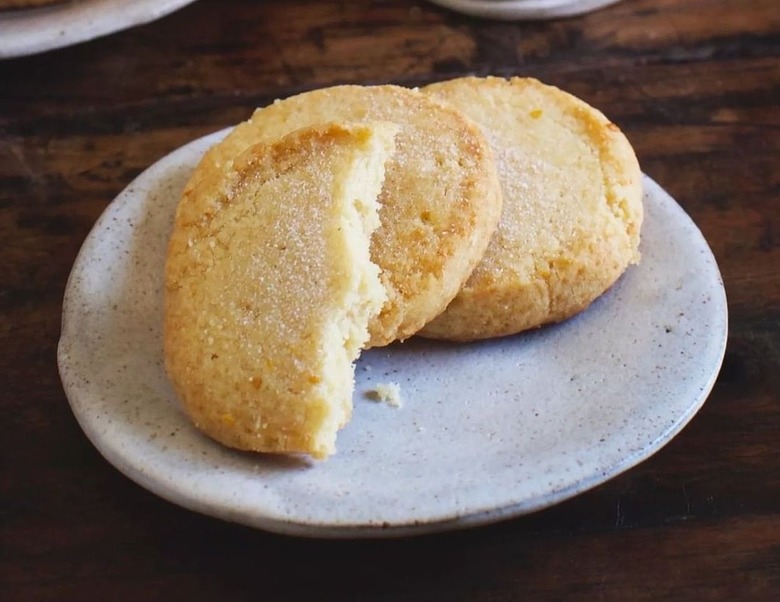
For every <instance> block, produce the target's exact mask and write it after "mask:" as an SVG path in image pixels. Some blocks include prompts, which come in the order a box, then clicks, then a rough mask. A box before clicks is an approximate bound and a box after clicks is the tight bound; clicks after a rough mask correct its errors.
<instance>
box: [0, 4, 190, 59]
mask: <svg viewBox="0 0 780 602" xmlns="http://www.w3.org/2000/svg"><path fill="white" fill-rule="evenodd" d="M192 2H194V0H64V1H62V2H58V3H56V4H52V5H48V6H43V7H41V8H30V9H21V10H7V11H0V58H11V57H16V56H25V55H29V54H37V53H39V52H45V51H47V50H54V49H55V48H62V47H64V46H70V45H72V44H78V43H79V42H86V41H87V40H92V39H94V38H99V37H101V36H105V35H108V34H110V33H114V32H116V31H121V30H123V29H128V28H130V27H134V26H136V25H142V24H143V23H148V22H150V21H154V20H156V19H159V18H160V17H163V16H165V15H167V14H168V13H172V12H173V11H175V10H177V9H179V8H181V7H183V6H185V5H187V4H190V3H192Z"/></svg>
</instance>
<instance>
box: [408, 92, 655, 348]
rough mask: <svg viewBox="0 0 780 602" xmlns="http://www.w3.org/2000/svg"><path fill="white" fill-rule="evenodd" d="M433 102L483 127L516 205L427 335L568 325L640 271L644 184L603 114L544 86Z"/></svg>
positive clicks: (464, 336)
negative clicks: (631, 271)
mask: <svg viewBox="0 0 780 602" xmlns="http://www.w3.org/2000/svg"><path fill="white" fill-rule="evenodd" d="M423 92H424V93H425V94H429V95H431V96H435V97H437V98H442V99H444V100H446V101H447V102H449V103H451V104H452V105H454V106H456V107H458V108H459V109H460V110H461V111H463V112H464V113H465V114H466V115H468V116H469V117H470V118H471V119H473V120H474V121H475V122H476V123H478V124H479V125H480V126H481V127H482V129H483V131H484V132H485V135H486V137H487V138H488V140H489V142H490V146H491V147H492V149H493V152H494V155H495V160H496V164H497V167H498V173H499V179H500V181H501V187H502V191H503V197H504V205H503V210H502V215H501V221H500V223H499V226H498V229H497V231H496V233H495V234H494V236H493V239H492V240H491V242H490V246H489V247H488V249H487V251H486V252H485V256H484V257H483V259H482V261H481V262H480V264H479V265H478V266H477V267H476V269H475V270H474V272H473V273H472V275H471V277H470V278H469V279H468V281H467V282H466V283H465V285H464V286H463V288H462V289H461V291H460V292H459V293H458V295H457V297H456V298H455V299H454V300H453V301H452V303H451V304H450V305H449V306H448V307H447V309H446V311H445V312H444V313H442V314H441V315H440V316H438V317H437V318H436V319H435V320H433V321H432V322H431V323H429V324H428V325H426V326H425V328H424V329H423V330H422V331H421V333H420V334H421V335H423V336H426V337H431V338H439V339H449V340H456V341H466V340H472V339H483V338H488V337H496V336H502V335H508V334H513V333H516V332H520V331H522V330H526V329H529V328H533V327H536V326H540V325H542V324H545V323H549V322H556V321H560V320H563V319H565V318H568V317H570V316H572V315H573V314H576V313H577V312H579V311H581V310H583V309H584V308H586V307H587V306H588V305H589V304H590V303H591V302H592V301H593V300H594V299H596V298H597V297H598V296H599V295H601V294H602V293H603V292H604V291H605V290H607V289H608V288H609V287H610V286H611V285H612V284H613V283H614V282H615V281H616V280H617V279H618V277H619V276H620V275H621V274H622V273H623V271H624V270H625V269H626V267H627V266H628V265H630V264H632V263H636V262H638V261H639V250H638V247H639V230H640V227H641V224H642V216H643V209H642V174H641V172H640V169H639V164H638V162H637V159H636V156H635V154H634V151H633V149H632V148H631V145H630V144H629V142H628V140H627V139H626V137H625V136H624V135H623V134H622V133H621V132H620V130H619V129H618V128H617V126H615V125H614V124H613V123H611V122H610V121H609V120H608V119H607V118H606V117H604V115H602V114H601V113H600V112H599V111H597V110H596V109H594V108H593V107H591V106H589V105H588V104H586V103H585V102H583V101H582V100H580V99H578V98H576V97H574V96H572V95H571V94H568V93H566V92H563V91H561V90H559V89H558V88H555V87H552V86H548V85H545V84H542V83H541V82H539V81H537V80H535V79H522V78H513V79H509V80H506V79H502V78H495V77H488V78H474V77H468V78H461V79H456V80H451V81H446V82H441V83H436V84H432V85H430V86H427V87H426V88H424V89H423Z"/></svg>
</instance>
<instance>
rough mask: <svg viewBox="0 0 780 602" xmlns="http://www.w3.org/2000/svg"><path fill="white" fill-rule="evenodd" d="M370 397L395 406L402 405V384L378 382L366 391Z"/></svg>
mask: <svg viewBox="0 0 780 602" xmlns="http://www.w3.org/2000/svg"><path fill="white" fill-rule="evenodd" d="M366 395H367V396H368V398H369V399H371V400H373V401H380V402H382V403H386V404H387V405H389V406H391V407H393V408H400V407H401V406H402V403H403V402H402V400H401V385H399V384H398V383H394V382H390V383H378V384H377V385H376V386H375V387H374V388H373V389H371V390H369V391H367V392H366Z"/></svg>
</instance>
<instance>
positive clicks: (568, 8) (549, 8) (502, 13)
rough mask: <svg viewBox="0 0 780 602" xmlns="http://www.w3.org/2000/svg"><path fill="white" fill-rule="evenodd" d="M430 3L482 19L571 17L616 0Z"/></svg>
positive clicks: (448, 0) (451, 0)
mask: <svg viewBox="0 0 780 602" xmlns="http://www.w3.org/2000/svg"><path fill="white" fill-rule="evenodd" d="M430 1H431V2H433V3H434V4H438V5H439V6H443V7H445V8H449V9H452V10H454V11H458V12H461V13H464V14H467V15H471V16H473V17H482V18H484V19H499V20H505V21H513V20H537V19H558V18H562V17H573V16H575V15H581V14H584V13H588V12H591V11H594V10H598V9H600V8H604V7H606V6H609V5H610V4H614V3H615V2H618V1H619V0H430Z"/></svg>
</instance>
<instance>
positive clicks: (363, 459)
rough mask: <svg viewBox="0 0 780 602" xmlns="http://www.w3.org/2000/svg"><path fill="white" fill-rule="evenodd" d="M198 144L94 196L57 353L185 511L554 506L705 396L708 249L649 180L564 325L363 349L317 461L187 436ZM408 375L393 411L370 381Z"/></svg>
mask: <svg viewBox="0 0 780 602" xmlns="http://www.w3.org/2000/svg"><path fill="white" fill-rule="evenodd" d="M224 134H225V132H219V133H217V134H213V135H211V136H208V137H206V138H202V139H200V140H197V141H195V142H192V143H190V144H188V145H186V146H184V147H182V148H181V149H179V150H177V151H175V152H174V153H172V154H171V155H169V156H167V157H166V158H164V159H162V160H161V161H159V162H158V163H156V164H155V165H153V166H152V167H151V168H149V169H148V170H147V171H146V172H144V173H143V174H141V175H140V176H139V177H138V178H137V179H136V180H135V181H134V182H133V183H132V184H130V186H128V188H127V189H126V190H125V191H124V192H122V194H121V195H119V197H118V198H117V199H116V200H115V201H114V202H113V203H112V204H111V205H110V206H109V207H108V208H107V209H106V211H105V213H104V214H103V216H102V217H101V218H100V219H99V221H98V222H97V224H96V225H95V227H94V229H93V231H92V232H91V233H90V235H89V236H88V238H87V240H86V241H85V243H84V246H83V248H82V250H81V252H80V254H79V256H78V259H77V260H76V263H75V265H74V267H73V272H72V274H71V277H70V280H69V282H68V286H67V291H66V294H65V303H64V309H63V325H62V338H61V340H60V346H59V353H58V359H59V366H60V373H61V376H62V381H63V383H64V387H65V392H66V394H67V396H68V399H69V400H70V403H71V406H72V408H73V412H74V413H75V415H76V418H77V419H78V421H79V423H80V424H81V426H82V428H83V429H84V431H85V432H86V434H87V436H88V437H89V438H90V439H91V440H92V442H93V443H94V444H95V446H96V447H97V448H98V449H99V450H100V452H101V453H102V454H103V455H104V456H105V457H106V458H107V459H108V460H109V461H110V462H111V463H112V464H114V465H115V466H116V467H117V468H118V469H119V470H121V471H122V472H123V473H125V474H126V475H127V476H129V477H130V478H131V479H133V480H135V481H137V482H138V483H139V484H141V485H142V486H144V487H146V488H148V489H149V490H151V491H153V492H155V493H157V494H158V495H160V496H162V497H164V498H166V499H168V500H170V501H172V502H175V503H177V504H180V505H182V506H185V507H187V508H191V509H193V510H197V511H199V512H203V513H205V514H210V515H213V516H217V517H221V518H224V519H227V520H231V521H236V522H239V523H244V524H247V525H253V526H256V527H261V528H264V529H269V530H273V531H280V532H285V533H291V534H299V535H312V536H328V537H352V536H383V535H390V534H392V535H398V534H410V533H420V532H430V531H438V530H446V529H452V528H457V527H463V526H467V525H474V524H480V523H487V522H491V521H495V520H498V519H503V518H507V517H511V516H516V515H520V514H524V513H527V512H531V511H534V510H538V509H540V508H544V507H546V506H550V505H552V504H554V503H556V502H560V501H561V500H564V499H566V498H569V497H571V496H573V495H575V494H577V493H579V492H581V491H584V490H586V489H589V488H591V487H594V486H595V485H598V484H599V483H602V482H604V481H606V480H607V479H609V478H610V477H613V476H615V475H617V474H618V473H620V472H622V471H624V470H626V469H627V468H630V467H631V466H634V465H635V464H637V463H638V462H640V461H641V460H643V459H645V458H647V457H648V456H650V455H651V454H652V453H653V452H655V451H656V450H658V449H659V448H660V447H661V446H663V445H664V444H665V443H667V442H668V441H669V440H670V439H671V438H672V437H673V436H674V435H675V434H676V433H678V432H679V431H680V430H681V429H682V428H683V426H684V425H685V424H686V423H687V422H688V420H690V418H691V417H692V416H693V415H694V413H695V412H696V411H697V410H698V409H699V407H700V406H701V404H702V403H703V402H704V399H705V398H706V396H707V394H708V393H709V391H710V388H711V387H712V385H713V382H714V380H715V377H716V375H717V373H718V370H719V368H720V364H721V361H722V358H723V353H724V349H725V341H726V321H727V312H726V298H725V294H724V290H723V285H722V282H721V279H720V275H719V273H718V268H717V266H716V264H715V260H714V258H713V256H712V253H711V252H710V249H709V247H708V246H707V243H706V242H705V240H704V238H703V237H702V235H701V233H700V232H699V230H698V229H697V228H696V226H695V225H694V224H693V222H692V221H691V220H690V219H689V218H688V216H687V215H686V214H685V213H684V212H683V210H682V209H681V208H680V207H679V206H678V205H677V203H675V202H674V200H673V199H672V198H671V197H669V195H667V194H666V193H665V192H664V191H663V190H662V189H661V188H659V187H658V185H657V184H655V183H654V182H653V181H652V180H650V179H645V186H646V194H645V204H646V213H647V216H646V221H645V224H644V227H643V243H642V253H643V260H642V263H641V264H640V265H639V266H637V267H634V268H631V269H629V270H628V272H627V273H626V274H625V275H624V276H623V278H621V280H620V281H619V282H618V283H617V284H616V285H615V286H614V287H613V288H612V289H611V290H610V291H609V292H608V293H607V294H605V295H604V296H603V297H602V298H601V299H599V300H598V301H597V302H596V303H595V304H594V305H593V306H591V308H589V309H588V310H587V311H586V312H585V313H583V314H581V315H580V316H578V317H577V318H575V319H573V320H570V321H568V322H566V323H563V324H560V325H557V326H553V327H549V328H545V329H542V330H539V331H536V332H532V333H529V334H522V335H519V336H515V337H509V338H505V339H500V340H493V341H488V342H483V343H479V344H468V345H449V344H440V343H435V342H428V341H423V340H412V341H409V342H407V343H405V344H403V345H396V346H393V347H391V348H386V349H378V350H372V351H369V352H367V353H365V354H364V355H363V357H362V358H361V359H360V361H359V363H358V367H357V388H356V393H355V400H354V401H355V410H354V415H353V420H352V422H350V423H349V424H348V425H347V427H346V428H345V429H344V430H343V431H342V432H341V433H340V435H339V438H338V450H339V451H338V453H337V454H336V455H335V456H333V457H332V458H331V459H329V460H328V461H326V462H316V461H309V460H307V459H302V458H297V457H268V456H262V455H255V454H248V453H242V452H236V451H232V450H229V449H226V448H224V447H222V446H220V445H218V444H217V443H214V442H212V441H211V440H209V439H207V438H206V437H204V436H202V435H200V434H199V433H198V432H196V431H195V430H194V429H193V427H192V426H191V425H190V423H189V422H188V420H187V418H186V417H185V416H184V415H183V414H182V412H181V410H180V409H179V407H178V405H177V402H176V399H175V396H174V393H173V391H172V388H171V386H170V384H169V382H168V380H167V378H166V375H165V372H164V369H163V359H162V344H161V321H162V307H161V304H162V282H163V266H164V258H165V250H166V244H167V238H168V235H169V231H170V227H171V222H172V218H173V213H174V209H175V205H176V203H177V200H178V196H179V193H180V190H181V189H182V187H183V185H184V183H185V182H186V180H187V178H188V177H189V174H190V172H191V171H192V169H193V167H194V165H195V163H196V162H197V160H198V159H199V157H200V156H201V154H202V153H203V151H204V150H205V149H206V148H207V147H208V146H210V145H211V144H213V143H214V142H216V141H217V140H218V139H219V138H220V137H221V136H223V135H224ZM387 381H396V382H398V383H400V385H401V387H402V395H403V398H404V405H403V407H402V408H401V409H394V408H390V407H389V406H386V405H382V404H377V403H376V402H372V401H369V400H367V399H366V397H365V393H366V391H367V390H368V389H370V388H371V387H372V386H374V385H376V384H377V383H380V382H387Z"/></svg>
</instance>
